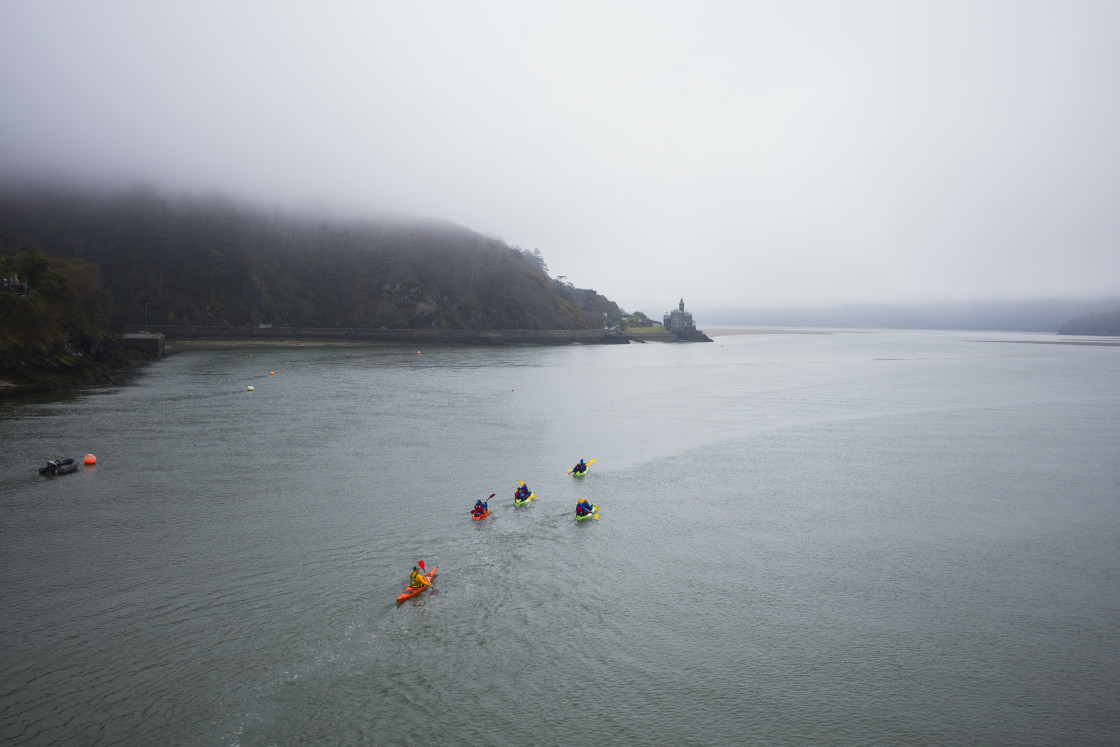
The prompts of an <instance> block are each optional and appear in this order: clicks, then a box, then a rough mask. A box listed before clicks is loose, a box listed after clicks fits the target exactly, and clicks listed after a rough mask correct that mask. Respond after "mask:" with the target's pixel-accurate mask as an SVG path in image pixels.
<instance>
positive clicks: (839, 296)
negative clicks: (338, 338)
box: [0, 0, 1120, 318]
mask: <svg viewBox="0 0 1120 747" xmlns="http://www.w3.org/2000/svg"><path fill="white" fill-rule="evenodd" d="M0 169H2V170H3V171H4V172H5V173H9V174H11V173H21V174H33V175H37V176H52V177H57V176H75V177H82V178H99V179H100V178H109V179H114V180H116V179H125V180H142V181H146V182H148V183H151V184H153V185H155V186H157V187H162V188H165V189H169V190H173V191H180V190H189V191H193V192H199V191H209V190H218V191H223V192H227V193H229V194H232V195H234V196H237V197H242V198H246V199H249V200H252V201H254V202H257V203H260V204H263V205H270V204H273V203H279V204H280V205H281V206H283V207H284V208H286V209H288V210H289V211H291V212H298V211H300V210H301V209H303V208H305V207H329V208H333V209H337V210H340V211H345V212H348V213H350V214H361V213H373V212H375V211H377V212H380V211H384V210H390V211H401V212H406V213H410V214H418V215H424V216H433V217H438V218H444V219H447V220H450V221H453V222H455V223H458V224H461V225H463V226H466V227H468V228H471V229H474V230H477V231H480V232H482V233H486V234H490V235H494V236H498V237H501V238H503V239H504V240H505V241H507V242H508V243H510V244H512V245H517V246H521V247H523V248H525V249H533V248H537V249H540V250H541V252H542V253H543V254H544V257H545V260H546V261H547V262H548V264H549V266H550V270H551V273H552V274H553V275H554V276H555V275H565V276H567V277H568V278H569V279H570V280H571V281H572V282H574V283H575V284H576V285H578V286H582V287H593V288H595V289H596V290H599V291H600V292H602V293H604V294H605V295H607V296H608V297H609V298H611V299H612V300H614V301H617V302H618V303H619V304H620V305H621V306H622V307H623V308H625V309H627V310H631V311H633V310H643V311H645V312H646V313H649V314H651V315H660V313H661V312H663V311H665V310H666V309H669V308H671V307H674V306H675V305H676V301H677V299H678V298H680V297H681V296H683V297H684V298H685V301H686V303H688V305H689V308H690V310H693V311H696V312H697V313H698V318H699V313H700V312H701V311H702V310H703V309H704V308H713V307H728V306H743V307H752V306H775V305H778V306H812V305H818V304H832V303H846V302H883V303H893V302H904V301H939V300H973V299H1020V298H1033V297H1054V296H1092V295H1100V294H1104V293H1116V292H1120V2H1116V1H1115V0H1103V1H1102V2H1084V1H1079V0H1073V1H1071V0H1060V1H1055V2H1031V1H1030V0H1015V1H1013V2H985V1H984V0H968V1H965V2H954V1H951V0H950V1H946V0H933V1H930V2H924V1H914V2H911V1H909V0H886V1H884V2H850V1H849V2H845V1H843V0H829V1H827V2H807V1H803V2H798V1H796V0H791V1H778V0H774V1H772V2H771V1H767V2H703V1H695V0H690V1H689V2H649V1H646V0H642V1H640V2H609V1H599V2H583V1H582V0H568V1H566V2H525V0H513V1H511V2H489V1H487V0H472V1H471V2H444V1H443V0H412V1H411V2H401V1H400V0H396V1H394V2H374V1H372V0H365V1H358V2H353V3H340V2H314V3H311V2H275V1H269V2H238V1H237V0H222V1H221V2H199V1H197V0H194V1H192V2H180V3H173V2H150V1H149V0H143V1H138V2H116V1H113V0H98V1H97V2H80V1H78V0H75V1H73V2H52V1H50V0H43V1H38V2H35V1H32V0H27V1H26V2H21V1H18V0H0Z"/></svg>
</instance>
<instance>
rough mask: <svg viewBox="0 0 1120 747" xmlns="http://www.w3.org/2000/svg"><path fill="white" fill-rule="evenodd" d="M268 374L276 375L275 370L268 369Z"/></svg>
mask: <svg viewBox="0 0 1120 747" xmlns="http://www.w3.org/2000/svg"><path fill="white" fill-rule="evenodd" d="M268 375H269V376H275V375H276V372H275V371H269V372H268Z"/></svg>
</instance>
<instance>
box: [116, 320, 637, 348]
mask: <svg viewBox="0 0 1120 747" xmlns="http://www.w3.org/2000/svg"><path fill="white" fill-rule="evenodd" d="M125 332H127V333H130V334H144V333H149V334H153V335H155V334H161V335H163V336H164V338H165V339H167V340H169V341H170V340H307V341H315V340H327V341H354V342H388V343H393V342H408V343H413V342H427V343H452V344H459V345H571V344H575V343H582V344H584V345H609V344H623V345H624V344H626V343H628V342H629V339H628V338H627V337H626V335H624V334H621V333H618V332H611V331H608V330H604V329H543V330H541V329H499V330H466V329H374V328H368V327H340V328H335V327H329V328H319V327H201V326H186V325H171V324H153V325H144V326H142V325H130V326H128V327H126V328H125Z"/></svg>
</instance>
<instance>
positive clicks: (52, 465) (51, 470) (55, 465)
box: [39, 457, 78, 475]
mask: <svg viewBox="0 0 1120 747" xmlns="http://www.w3.org/2000/svg"><path fill="white" fill-rule="evenodd" d="M77 469H78V460H77V459H72V458H70V457H67V458H65V459H51V460H50V461H49V462H47V466H46V467H40V468H39V474H40V475H67V474H69V473H71V472H75V471H77Z"/></svg>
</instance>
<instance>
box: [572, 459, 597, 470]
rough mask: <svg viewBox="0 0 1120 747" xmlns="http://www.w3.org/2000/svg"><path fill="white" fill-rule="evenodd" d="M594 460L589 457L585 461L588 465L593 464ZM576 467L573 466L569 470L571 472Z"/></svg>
mask: <svg viewBox="0 0 1120 747" xmlns="http://www.w3.org/2000/svg"><path fill="white" fill-rule="evenodd" d="M596 458H598V457H596ZM594 461H595V460H594V459H588V460H587V461H586V462H584V465H588V464H591V463H592V462H594ZM574 469H575V467H572V469H570V470H568V471H569V472H571V471H572V470H574ZM585 471H586V470H585Z"/></svg>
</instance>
